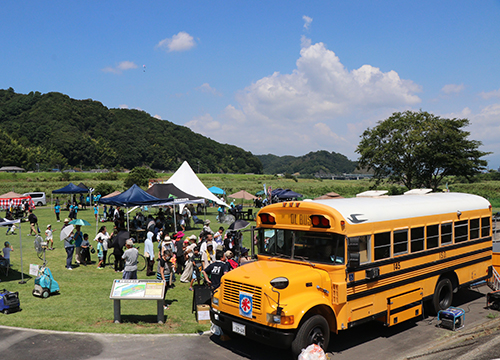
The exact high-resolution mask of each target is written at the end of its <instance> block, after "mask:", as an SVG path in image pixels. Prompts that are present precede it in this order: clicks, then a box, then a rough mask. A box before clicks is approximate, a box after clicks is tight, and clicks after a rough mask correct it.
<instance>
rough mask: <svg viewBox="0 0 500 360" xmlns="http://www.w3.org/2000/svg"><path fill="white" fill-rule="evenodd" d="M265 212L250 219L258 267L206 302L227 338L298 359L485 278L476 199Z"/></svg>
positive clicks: (421, 193)
mask: <svg viewBox="0 0 500 360" xmlns="http://www.w3.org/2000/svg"><path fill="white" fill-rule="evenodd" d="M386 193H387V192H385V191H368V192H365V193H362V194H358V195H357V196H356V197H355V198H349V199H332V200H317V201H292V202H283V203H278V204H272V205H269V206H266V207H264V208H263V209H261V210H260V211H259V213H258V215H257V219H256V221H257V227H256V235H255V237H254V239H255V242H256V244H257V245H258V253H257V258H258V261H255V262H252V263H248V264H245V265H243V266H240V267H239V268H237V269H235V270H232V271H230V272H228V273H227V274H226V275H225V276H224V277H223V278H222V284H221V286H220V288H219V289H218V290H217V291H216V292H215V294H214V296H213V299H212V307H211V319H212V321H213V322H214V323H215V324H216V325H218V326H220V327H221V328H222V330H223V331H224V333H226V334H229V335H231V334H232V333H236V334H240V335H242V336H245V337H247V338H249V339H253V340H257V341H259V342H263V343H267V344H270V345H273V346H278V347H282V348H291V350H292V352H293V354H295V355H297V354H298V353H300V351H301V349H303V348H305V347H307V346H308V345H310V344H311V343H316V344H319V345H320V346H322V347H323V348H324V349H325V350H326V348H327V347H328V343H329V339H330V332H335V333H337V332H338V331H340V330H344V329H349V328H351V327H353V326H355V325H358V324H361V323H363V322H366V321H369V320H378V321H381V322H383V323H384V324H385V325H387V326H393V325H396V324H399V323H400V322H402V321H405V320H407V319H410V318H414V317H417V316H421V315H422V311H423V303H424V302H427V303H429V305H430V307H431V308H432V309H433V311H434V312H437V311H439V310H441V309H446V308H448V307H449V306H450V305H451V302H452V298H453V293H454V292H456V291H457V290H458V289H459V288H461V287H464V286H467V285H469V284H472V283H475V282H478V281H480V280H484V279H487V278H489V277H491V264H492V237H491V235H492V234H491V216H492V213H491V205H490V203H489V202H488V201H487V200H486V199H484V198H482V197H480V196H476V195H470V194H461V193H431V190H424V189H418V190H410V191H408V192H406V193H405V194H404V195H398V196H387V195H385V194H386Z"/></svg>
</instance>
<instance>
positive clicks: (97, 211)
mask: <svg viewBox="0 0 500 360" xmlns="http://www.w3.org/2000/svg"><path fill="white" fill-rule="evenodd" d="M98 215H99V205H97V203H95V204H94V216H95V221H97V216H98Z"/></svg>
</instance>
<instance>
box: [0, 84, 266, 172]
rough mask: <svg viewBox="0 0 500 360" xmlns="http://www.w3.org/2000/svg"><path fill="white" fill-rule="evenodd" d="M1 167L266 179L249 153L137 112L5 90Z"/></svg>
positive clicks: (0, 99) (0, 107)
mask: <svg viewBox="0 0 500 360" xmlns="http://www.w3.org/2000/svg"><path fill="white" fill-rule="evenodd" d="M0 153H1V158H0V166H9V165H12V166H21V167H24V168H25V169H27V170H33V169H35V168H36V166H37V165H36V164H39V165H38V166H39V169H40V170H49V169H52V168H54V167H57V166H59V167H60V168H65V167H66V168H68V167H80V166H82V167H85V168H95V167H97V166H101V167H105V168H128V169H132V168H133V167H136V166H143V165H145V166H150V167H151V168H153V169H157V170H174V169H176V168H177V167H178V166H179V165H180V164H181V163H182V162H183V161H184V160H187V161H188V162H190V164H191V166H193V168H194V169H196V170H198V164H199V169H200V171H201V172H213V173H218V172H231V173H250V172H251V173H262V170H263V169H262V164H261V162H260V161H259V159H257V158H256V157H255V156H254V155H253V154H252V153H250V152H248V151H244V150H243V149H240V148H238V147H236V146H232V145H225V144H220V143H217V142H216V141H214V140H211V139H209V138H207V137H204V136H202V135H200V134H197V133H194V132H193V131H191V130H190V129H189V128H187V127H184V126H179V125H175V124H173V123H172V122H169V121H166V120H158V119H156V118H153V117H152V116H150V115H149V114H147V113H146V112H143V111H138V110H128V109H108V108H107V107H105V106H104V105H102V104H101V103H100V102H98V101H93V100H75V99H71V98H70V97H69V96H67V95H64V94H60V93H55V92H52V93H47V94H41V93H39V92H31V93H29V94H27V95H24V94H17V93H15V92H14V90H13V89H12V88H10V89H8V90H0Z"/></svg>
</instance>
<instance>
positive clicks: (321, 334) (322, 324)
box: [292, 315, 330, 358]
mask: <svg viewBox="0 0 500 360" xmlns="http://www.w3.org/2000/svg"><path fill="white" fill-rule="evenodd" d="M329 341H330V327H329V326H328V322H327V321H326V319H325V318H324V317H323V316H321V315H314V316H312V317H310V318H309V319H307V320H306V321H305V322H304V323H303V324H302V326H301V327H300V328H299V331H298V332H297V335H295V339H294V340H293V342H292V354H293V356H294V357H295V358H297V357H298V356H299V354H300V352H301V351H302V349H305V348H306V347H308V346H309V345H311V344H317V345H319V346H321V348H322V349H323V350H324V351H325V352H326V350H327V348H328V342H329Z"/></svg>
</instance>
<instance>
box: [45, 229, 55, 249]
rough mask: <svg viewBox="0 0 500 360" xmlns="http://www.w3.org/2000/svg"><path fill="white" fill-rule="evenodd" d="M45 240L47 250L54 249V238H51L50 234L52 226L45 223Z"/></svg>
mask: <svg viewBox="0 0 500 360" xmlns="http://www.w3.org/2000/svg"><path fill="white" fill-rule="evenodd" d="M45 240H46V241H47V245H49V243H50V246H49V247H48V249H49V250H54V240H53V235H52V228H51V225H50V224H49V225H47V230H45Z"/></svg>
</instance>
